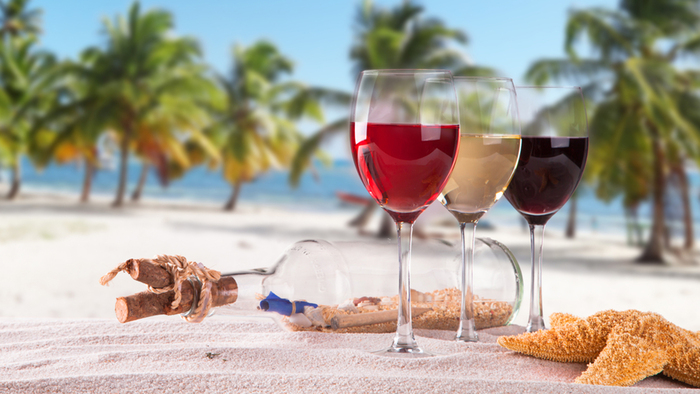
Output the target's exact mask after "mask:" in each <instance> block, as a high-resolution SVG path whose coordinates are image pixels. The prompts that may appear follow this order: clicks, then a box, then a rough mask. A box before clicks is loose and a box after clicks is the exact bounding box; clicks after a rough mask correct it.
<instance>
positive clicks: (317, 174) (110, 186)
mask: <svg viewBox="0 0 700 394" xmlns="http://www.w3.org/2000/svg"><path fill="white" fill-rule="evenodd" d="M22 165H23V167H22V170H23V171H22V172H23V174H22V175H23V176H22V190H23V191H25V192H28V193H45V192H51V193H59V194H62V195H68V196H70V195H75V196H76V199H77V198H78V195H79V194H80V191H81V187H82V182H83V176H84V174H83V169H82V168H81V166H79V165H76V164H65V165H57V164H51V165H49V166H47V167H46V168H44V169H41V170H38V169H37V168H35V167H34V166H32V165H31V163H30V162H29V160H28V159H26V158H25V159H24V160H23V163H22ZM128 167H129V169H128V171H129V182H128V185H127V191H126V195H125V197H126V198H130V195H131V192H132V191H133V189H134V187H135V185H136V180H137V178H138V175H139V174H140V171H141V163H140V162H139V161H138V160H130V161H129V166H128ZM314 168H315V169H314V171H313V172H312V171H306V172H305V173H304V174H303V175H302V177H301V180H300V183H299V186H298V187H296V188H292V187H291V185H290V184H289V179H288V177H289V173H288V172H287V171H286V170H271V171H268V172H267V173H265V174H262V175H260V176H259V177H258V178H257V179H255V180H254V181H253V182H249V183H244V184H243V186H242V189H241V193H240V197H239V201H240V202H245V203H259V204H265V205H271V206H277V207H281V208H286V209H304V210H312V211H330V210H338V209H355V210H357V209H358V207H357V206H352V205H348V204H346V203H343V201H341V200H340V199H339V198H338V195H337V193H338V192H341V193H347V194H351V195H355V196H358V197H361V198H369V194H368V193H367V191H366V190H365V188H364V186H363V185H362V183H361V181H360V179H359V177H358V176H357V172H356V170H355V168H354V165H353V163H352V161H351V160H349V159H345V158H340V159H338V158H336V159H334V160H333V162H332V165H330V166H324V165H322V164H321V163H315V164H314ZM1 175H2V177H1V178H0V182H2V183H7V182H8V181H9V176H8V175H9V174H8V173H7V170H6V169H3V171H2V174H1ZM688 176H689V181H690V182H689V183H690V187H691V191H690V194H691V196H698V192H699V191H700V173H699V172H698V171H695V170H694V169H693V168H691V169H689V171H688ZM117 180H118V171H117V170H116V169H111V168H106V169H101V170H99V171H97V172H96V173H95V177H94V178H93V185H92V193H91V195H92V196H96V197H99V198H110V197H113V196H114V194H115V192H116V186H117ZM231 190H232V186H231V185H229V184H228V183H227V182H226V181H225V180H224V179H223V176H222V174H221V171H220V170H213V171H212V170H208V169H206V168H204V167H203V166H198V167H194V168H192V169H190V170H189V171H188V172H187V173H186V174H185V175H184V176H183V177H182V178H180V179H176V180H173V181H172V182H170V184H169V185H167V186H166V187H162V186H161V185H160V184H159V182H158V179H157V177H156V174H155V172H154V171H153V170H152V171H151V172H150V173H149V176H148V178H147V181H146V184H145V186H144V190H143V198H144V199H147V200H163V201H170V202H178V203H185V202H186V203H191V204H197V203H206V204H221V206H223V205H224V203H225V202H226V201H227V200H228V198H229V197H230V195H231ZM577 193H578V195H577V198H578V208H577V229H579V230H583V231H590V232H600V233H611V234H613V233H614V234H620V233H624V232H626V231H627V230H626V226H627V222H626V219H625V215H624V210H623V207H622V202H621V199H619V198H618V199H615V200H613V201H611V202H610V203H606V202H604V201H601V200H599V199H597V198H596V197H595V195H594V192H593V191H592V190H591V189H590V187H588V186H586V185H583V188H581V185H580V190H579V191H578V192H577ZM670 197H671V198H673V196H670ZM691 202H692V209H693V221H694V223H695V224H696V225H699V226H700V200H699V199H698V198H693V199H691ZM569 204H570V203H567V204H566V205H565V206H564V207H563V208H562V209H561V210H560V212H558V213H557V214H556V215H555V216H554V217H553V218H552V219H551V220H550V222H549V223H548V228H555V229H559V230H561V229H563V228H564V227H565V226H566V221H567V219H568V215H569ZM667 205H668V206H669V207H668V209H667V216H668V218H669V223H670V224H671V226H670V227H671V230H672V232H673V233H674V235H675V236H679V235H680V234H681V231H682V227H681V224H682V223H681V219H682V212H679V204H673V203H671V202H670V203H669V204H667ZM671 208H673V209H671ZM649 213H650V204H649V203H648V202H645V203H644V204H642V205H641V206H640V208H639V221H640V224H641V225H642V227H643V228H648V226H649V224H650V215H649ZM483 220H484V221H487V222H488V223H489V224H491V225H494V226H498V225H499V223H508V225H509V226H513V225H517V223H519V222H521V221H522V219H521V218H520V215H519V214H518V213H517V212H516V211H515V210H514V209H513V208H512V207H511V206H510V204H509V203H508V202H507V201H506V199H505V198H502V199H501V200H500V201H499V202H498V203H496V205H495V206H494V207H493V208H492V209H491V210H490V211H489V212H488V213H487V215H486V216H485V217H484V219H483Z"/></svg>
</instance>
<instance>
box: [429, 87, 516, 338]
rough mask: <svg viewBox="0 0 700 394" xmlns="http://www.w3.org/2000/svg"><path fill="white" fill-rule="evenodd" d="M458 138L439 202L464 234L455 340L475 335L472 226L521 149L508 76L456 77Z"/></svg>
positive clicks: (504, 182) (490, 203) (495, 195)
mask: <svg viewBox="0 0 700 394" xmlns="http://www.w3.org/2000/svg"><path fill="white" fill-rule="evenodd" d="M454 84H455V90H456V91H457V99H458V101H459V125H460V142H459V154H458V156H457V162H456V164H455V168H454V170H453V171H452V174H451V175H450V177H449V179H448V181H447V184H446V185H445V188H444V189H443V191H442V193H441V194H440V197H439V200H440V202H441V203H442V204H443V205H444V206H445V208H447V210H448V211H449V212H450V213H451V214H452V215H453V216H454V217H455V218H456V219H457V221H458V222H459V230H460V233H461V235H462V275H461V290H462V308H461V313H460V322H459V329H458V331H457V340H458V341H465V342H475V341H477V340H478V336H477V334H476V328H475V325H474V318H475V316H474V308H473V306H474V305H473V302H474V294H473V291H472V290H473V288H474V287H473V286H472V281H473V262H474V240H475V231H476V225H477V223H478V221H479V219H480V218H481V217H482V216H484V214H485V213H486V212H487V211H488V210H489V209H490V208H491V207H492V206H493V204H495V203H496V202H497V201H498V200H499V199H500V198H501V196H503V192H504V191H505V190H506V188H507V187H508V183H509V182H510V180H511V178H512V176H513V171H514V170H515V167H516V165H517V163H518V155H519V154H520V121H519V119H518V104H517V100H516V94H515V86H514V85H513V81H512V80H511V79H510V78H489V77H455V78H454Z"/></svg>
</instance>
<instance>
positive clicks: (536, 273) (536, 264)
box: [527, 224, 546, 332]
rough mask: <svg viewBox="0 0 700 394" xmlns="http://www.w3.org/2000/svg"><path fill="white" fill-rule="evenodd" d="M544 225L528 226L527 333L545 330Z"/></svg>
mask: <svg viewBox="0 0 700 394" xmlns="http://www.w3.org/2000/svg"><path fill="white" fill-rule="evenodd" d="M543 247H544V225H543V224H542V225H534V224H531V225H530V252H531V256H532V278H531V279H532V287H531V288H530V318H529V320H528V322H527V332H535V331H538V330H544V329H546V327H545V325H544V317H543V316H542V252H543Z"/></svg>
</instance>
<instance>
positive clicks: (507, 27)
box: [30, 0, 618, 91]
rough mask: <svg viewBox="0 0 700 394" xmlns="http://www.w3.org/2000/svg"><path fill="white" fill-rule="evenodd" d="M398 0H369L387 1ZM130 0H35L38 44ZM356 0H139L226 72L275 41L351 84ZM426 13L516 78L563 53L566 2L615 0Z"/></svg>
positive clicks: (528, 1) (83, 41)
mask: <svg viewBox="0 0 700 394" xmlns="http://www.w3.org/2000/svg"><path fill="white" fill-rule="evenodd" d="M400 1H401V0H385V1H375V4H376V5H377V6H381V7H391V6H394V5H396V4H398V3H400ZM131 3H132V1H131V0H60V1H56V0H33V1H31V2H30V5H31V6H34V7H39V8H42V9H43V10H44V16H43V21H44V35H43V37H42V45H43V46H44V47H46V48H47V49H50V50H52V51H54V52H55V53H57V54H58V55H59V56H60V57H76V56H77V55H78V54H79V53H80V51H81V50H82V49H84V48H85V47H87V46H90V45H97V44H100V43H101V42H102V40H103V38H102V36H101V35H100V32H101V24H102V20H103V19H104V18H113V17H114V16H115V15H116V14H125V13H126V11H127V10H128V8H129V6H130V4H131ZM359 3H360V1H359V0H352V1H351V0H306V1H301V0H297V1H290V0H255V1H250V0H248V1H242V0H197V1H193V0H144V1H142V3H141V4H142V6H143V7H144V8H145V9H149V8H154V7H156V8H164V9H167V10H169V11H171V12H172V13H173V15H174V18H175V33H176V34H177V35H190V36H194V37H196V38H198V39H199V41H200V43H201V45H202V48H203V50H204V56H205V58H206V60H207V62H209V63H210V64H211V65H212V66H213V67H215V68H216V69H218V70H219V71H222V72H226V71H227V70H228V69H229V67H230V64H231V47H232V45H233V44H234V43H236V42H238V43H241V44H244V45H248V44H250V43H252V42H254V41H256V40H258V39H261V38H266V39H269V40H271V41H273V42H274V43H275V44H276V45H277V46H278V48H279V49H280V50H281V51H282V53H284V54H285V55H287V56H288V57H290V58H291V59H293V60H294V61H295V65H296V69H295V73H294V78H295V79H298V80H301V81H304V82H306V83H308V84H311V85H317V86H325V87H333V88H338V89H343V90H346V91H351V90H352V89H353V86H354V82H355V76H354V75H352V70H351V64H350V61H349V57H348V52H349V48H350V45H351V42H352V37H353V23H354V18H355V14H356V10H357V7H358V5H359ZM416 3H419V4H422V5H424V7H425V9H426V12H425V13H424V15H427V16H431V17H438V18H440V19H442V20H444V21H445V22H446V24H447V25H448V26H449V27H453V28H460V29H462V30H463V31H465V32H466V33H467V34H468V36H469V43H468V44H467V45H466V46H465V47H464V48H463V49H464V51H465V53H466V54H467V55H468V56H469V57H470V58H471V59H472V60H473V61H474V62H475V63H478V64H482V65H487V66H491V67H495V68H497V69H499V70H501V71H502V72H503V74H504V76H508V77H511V78H513V80H514V81H515V83H516V84H518V83H520V82H524V81H522V77H523V74H524V73H525V70H526V69H527V67H528V66H529V65H530V64H531V62H532V61H533V60H536V59H538V58H542V57H562V56H563V54H564V51H563V42H564V25H565V22H566V16H567V12H568V10H569V9H571V7H577V8H585V7H591V6H606V7H608V8H615V7H616V6H617V3H618V1H617V0H577V1H576V2H574V3H572V2H569V1H566V0H525V1H523V0H494V1H483V0H461V1H458V0H431V1H428V0H417V1H416Z"/></svg>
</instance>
